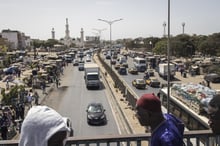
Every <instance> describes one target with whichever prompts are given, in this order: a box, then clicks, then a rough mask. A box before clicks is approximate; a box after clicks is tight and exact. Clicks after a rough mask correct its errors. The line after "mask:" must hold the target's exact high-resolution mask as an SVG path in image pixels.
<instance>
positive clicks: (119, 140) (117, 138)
mask: <svg viewBox="0 0 220 146" xmlns="http://www.w3.org/2000/svg"><path fill="white" fill-rule="evenodd" d="M150 138H151V134H150V133H145V134H129V135H100V136H91V137H69V138H68V139H67V143H66V145H68V146H69V145H71V146H90V145H93V146H100V145H104V146H121V145H127V146H148V144H149V141H150ZM18 142H19V141H18V140H2V141H0V146H18ZM184 142H185V146H219V145H220V135H213V133H212V132H211V131H210V130H197V131H185V133H184Z"/></svg>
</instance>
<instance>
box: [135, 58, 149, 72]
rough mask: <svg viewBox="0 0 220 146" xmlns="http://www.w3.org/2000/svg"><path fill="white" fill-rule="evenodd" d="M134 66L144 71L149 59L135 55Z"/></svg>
mask: <svg viewBox="0 0 220 146" xmlns="http://www.w3.org/2000/svg"><path fill="white" fill-rule="evenodd" d="M133 62H134V67H135V68H137V70H138V71H140V72H144V71H145V70H146V69H147V61H146V59H145V58H140V57H135V58H134V60H133Z"/></svg>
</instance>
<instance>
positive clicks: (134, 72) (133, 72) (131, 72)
mask: <svg viewBox="0 0 220 146" xmlns="http://www.w3.org/2000/svg"><path fill="white" fill-rule="evenodd" d="M128 72H129V73H130V74H133V75H137V74H138V70H137V68H135V67H131V68H128Z"/></svg>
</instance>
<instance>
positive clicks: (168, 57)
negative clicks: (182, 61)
mask: <svg viewBox="0 0 220 146" xmlns="http://www.w3.org/2000/svg"><path fill="white" fill-rule="evenodd" d="M167 36H168V40H167V60H168V68H167V70H168V76H167V113H170V105H169V104H170V0H168V32H167Z"/></svg>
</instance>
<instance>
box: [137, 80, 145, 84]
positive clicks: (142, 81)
mask: <svg viewBox="0 0 220 146" xmlns="http://www.w3.org/2000/svg"><path fill="white" fill-rule="evenodd" d="M137 83H139V84H144V83H145V81H144V80H137Z"/></svg>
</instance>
